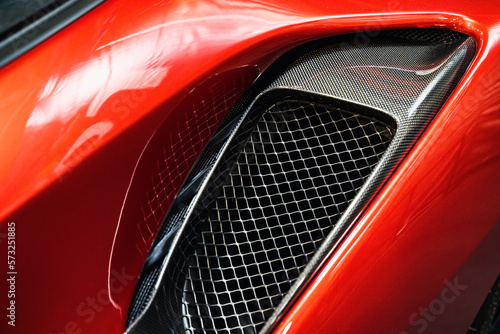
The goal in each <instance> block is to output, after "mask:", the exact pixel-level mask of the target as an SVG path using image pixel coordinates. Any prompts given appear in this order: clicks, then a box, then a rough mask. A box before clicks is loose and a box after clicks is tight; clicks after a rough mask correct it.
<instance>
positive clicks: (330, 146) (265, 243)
mask: <svg viewBox="0 0 500 334" xmlns="http://www.w3.org/2000/svg"><path fill="white" fill-rule="evenodd" d="M394 132H395V129H394V128H393V127H391V126H390V125H388V124H386V123H384V122H381V121H379V120H376V119H374V118H370V117H366V116H361V115H359V114H356V113H352V112H347V111H344V110H340V109H338V108H334V107H331V106H327V105H322V104H318V103H314V102H310V101H300V100H285V101H281V102H279V103H276V104H275V105H273V106H272V107H271V108H269V109H268V110H267V111H266V112H265V114H264V115H263V116H262V118H261V119H260V120H259V122H258V124H257V127H256V128H255V130H254V131H253V132H252V133H251V135H250V138H249V140H248V141H247V143H246V144H245V146H244V149H243V152H242V153H241V154H240V155H239V157H238V160H237V162H236V164H235V166H234V167H233V168H232V170H231V172H230V173H229V177H228V179H227V181H226V183H225V184H224V186H223V191H222V192H221V194H220V195H219V196H218V198H217V199H216V201H215V203H214V207H213V208H212V209H211V213H210V216H209V218H208V222H207V223H206V227H205V229H204V230H203V231H202V233H201V238H200V240H199V242H198V243H197V245H196V250H195V254H194V255H193V256H192V257H191V259H190V261H189V270H188V274H187V280H186V284H185V287H184V300H183V304H184V307H183V309H184V310H183V313H184V324H185V327H186V329H187V331H188V332H191V333H203V332H206V333H213V332H216V331H220V330H229V331H230V332H231V333H256V332H257V330H258V329H259V327H260V325H262V324H263V323H264V322H265V321H266V319H268V318H269V316H270V315H271V313H272V312H273V310H274V309H275V307H276V306H277V305H278V304H279V303H280V301H281V299H282V297H283V296H284V295H285V294H286V293H287V292H288V290H289V289H290V287H291V286H292V284H293V283H294V281H295V279H296V278H297V277H298V276H299V274H300V272H301V270H302V269H303V268H304V266H305V265H306V264H307V262H308V260H309V259H310V258H311V256H312V255H313V254H314V252H315V251H316V250H317V248H318V247H319V245H320V244H321V242H322V241H323V239H324V238H325V236H326V235H327V234H328V233H329V232H330V230H331V228H332V227H333V225H334V224H335V222H336V221H337V219H338V217H339V216H340V215H341V214H342V213H343V212H344V211H345V209H346V208H347V207H348V205H349V203H350V202H351V201H352V199H353V198H354V196H355V195H356V193H357V191H358V190H359V189H360V188H361V187H362V186H363V184H364V182H365V180H366V178H367V177H368V176H369V175H370V173H371V171H372V170H373V168H374V166H375V165H376V164H377V162H378V161H379V159H380V157H381V156H382V154H383V153H384V152H385V150H386V148H387V146H388V145H389V143H390V141H391V139H392V137H393V134H394Z"/></svg>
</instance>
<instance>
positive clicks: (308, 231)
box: [127, 29, 474, 334]
mask: <svg viewBox="0 0 500 334" xmlns="http://www.w3.org/2000/svg"><path fill="white" fill-rule="evenodd" d="M358 42H359V41H357V39H356V36H352V35H351V36H343V37H338V38H335V39H329V40H321V41H316V42H314V43H312V44H309V45H305V46H303V47H301V48H298V49H296V50H293V51H292V52H290V53H288V54H287V55H285V56H284V58H283V59H282V60H281V61H279V62H278V63H276V64H274V65H273V68H271V69H270V70H269V71H267V72H266V73H264V75H263V76H262V77H261V78H260V79H259V81H258V82H257V83H256V84H254V86H253V87H252V88H251V89H250V91H249V92H248V93H247V94H246V95H245V96H244V97H243V99H242V100H241V101H240V102H239V103H238V105H237V106H236V107H235V108H234V109H233V110H232V111H231V112H230V114H229V115H228V116H227V117H226V118H225V120H224V121H223V122H222V124H221V126H220V127H219V129H218V130H217V132H216V133H215V134H214V136H213V137H212V139H211V140H210V141H209V143H208V144H207V146H206V148H205V149H204V151H203V152H202V154H201V156H200V157H199V159H198V161H197V163H196V164H195V165H194V166H193V169H192V170H191V172H190V174H189V176H188V177H187V179H186V181H185V183H184V185H183V186H182V189H181V191H180V192H179V194H178V195H177V197H176V199H175V200H174V203H173V204H172V207H171V208H170V210H169V213H168V214H167V217H166V219H165V221H164V223H163V224H162V227H161V230H160V232H159V234H158V236H157V238H156V239H155V242H154V244H153V247H152V249H151V251H150V253H149V255H148V258H147V259H146V263H145V265H144V268H143V271H142V273H141V277H140V279H139V283H138V285H137V288H136V291H135V296H134V300H133V302H132V305H131V308H130V310H129V316H128V320H127V326H128V327H127V332H128V333H130V334H137V333H148V334H150V333H166V332H167V333H171V332H174V333H193V334H194V333H216V332H224V333H228V332H230V333H257V332H258V331H260V332H266V331H267V330H269V329H270V328H271V327H272V325H273V323H274V322H275V321H276V319H278V318H279V317H280V315H281V314H283V312H285V311H286V308H287V306H288V305H290V302H291V301H292V300H293V298H294V296H296V295H297V293H298V292H299V291H301V289H302V288H303V287H304V285H305V284H306V283H307V282H308V279H309V278H310V277H312V275H313V274H314V272H315V270H316V269H317V268H318V266H319V264H320V263H321V262H322V261H323V260H324V258H325V256H327V255H328V254H331V252H332V251H333V248H334V245H335V244H336V243H337V242H338V241H339V240H340V238H341V236H342V235H343V234H344V233H345V232H346V230H347V229H348V228H349V227H350V226H352V224H353V222H354V220H355V218H356V217H357V216H358V215H359V214H360V213H361V212H362V210H363V209H364V208H365V207H366V206H367V204H368V203H369V201H370V200H371V199H372V198H373V196H374V195H375V194H376V192H377V190H378V189H380V186H381V185H382V184H383V182H384V181H385V180H387V178H388V177H389V176H390V173H391V171H393V170H394V169H395V168H396V167H397V165H398V163H399V162H400V161H401V160H402V159H403V158H404V156H405V154H406V152H408V150H409V149H410V148H411V145H412V144H413V143H414V142H415V141H416V140H417V139H418V136H419V135H420V134H421V133H422V131H423V130H424V129H425V127H426V126H427V124H429V122H430V121H431V119H432V117H433V116H434V115H435V114H436V112H437V111H438V110H439V108H440V107H441V106H442V105H443V103H444V102H445V101H446V99H447V98H448V96H449V94H450V93H451V91H452V90H453V88H454V87H455V86H456V84H457V83H458V80H460V78H461V76H462V75H463V73H464V72H465V70H466V69H467V67H468V65H469V63H470V60H471V59H472V56H473V54H474V43H473V41H472V39H471V38H468V37H467V36H464V35H462V34H459V33H455V32H447V31H445V30H428V29H420V30H418V29H413V30H408V31H406V30H404V31H403V30H401V31H390V32H382V33H380V35H379V36H378V37H377V38H373V39H372V40H371V41H370V42H369V43H366V44H362V45H360V44H359V43H358Z"/></svg>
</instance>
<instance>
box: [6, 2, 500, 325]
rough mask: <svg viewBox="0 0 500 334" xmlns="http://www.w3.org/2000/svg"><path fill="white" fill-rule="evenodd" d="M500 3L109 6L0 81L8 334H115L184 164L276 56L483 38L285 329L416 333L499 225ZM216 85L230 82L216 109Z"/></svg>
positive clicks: (12, 66) (32, 54) (14, 64)
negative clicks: (416, 30) (350, 43)
mask: <svg viewBox="0 0 500 334" xmlns="http://www.w3.org/2000/svg"><path fill="white" fill-rule="evenodd" d="M497 7H498V6H495V3H494V1H491V3H490V5H489V6H488V4H484V5H483V6H477V5H476V4H475V3H472V2H471V3H469V2H467V1H463V0H462V1H455V2H453V3H447V4H440V5H435V4H434V2H433V1H431V0H422V1H420V2H418V3H413V2H410V1H400V2H399V1H396V2H394V3H387V2H385V1H377V2H375V3H373V2H362V1H360V2H355V3H353V2H340V3H337V2H336V3H335V5H332V3H329V2H324V1H319V0H316V1H308V2H307V3H305V2H303V1H283V0H274V1H266V2H262V1H258V0H254V1H231V2H228V1H217V0H214V1H208V0H207V1H201V0H197V1H189V2H187V1H177V0H176V1H169V2H166V1H165V2H158V1H140V2H139V1H136V2H133V1H126V0H109V1H107V2H105V3H104V4H102V5H100V6H99V7H97V8H96V9H95V10H93V11H92V12H90V13H89V14H87V15H85V16H84V17H82V18H81V19H79V20H78V21H76V22H75V23H73V24H71V25H70V26H69V27H67V28H65V29H64V30H62V31H61V32H59V33H58V34H56V35H55V36H53V37H52V38H50V39H49V40H47V41H45V42H44V43H42V44H41V45H39V46H37V47H36V48H34V49H33V50H31V51H29V52H28V53H26V54H25V55H23V56H22V57H20V58H19V59H17V60H15V61H14V62H12V63H11V64H9V65H7V66H5V67H4V68H2V69H0V110H2V113H1V114H0V153H1V156H2V161H1V162H0V202H1V203H2V206H1V207H0V233H5V231H6V228H7V222H9V221H14V222H16V226H17V262H18V271H19V275H18V277H17V296H16V302H17V321H18V322H17V324H16V328H15V330H16V331H15V332H19V333H30V332H36V333H60V332H62V333H72V332H75V333H78V332H81V333H121V332H123V330H124V322H125V317H126V312H127V308H128V305H129V303H130V299H131V296H132V292H133V289H134V286H135V283H136V280H137V275H138V274H139V271H140V268H141V266H142V262H143V260H144V255H145V251H147V249H148V248H149V245H150V243H151V240H152V236H153V235H154V234H155V232H156V230H157V228H158V224H159V223H160V222H161V217H162V215H164V213H165V211H166V210H167V208H168V206H169V204H170V202H171V200H172V198H173V196H174V194H175V193H176V192H177V190H178V188H179V186H180V184H181V183H182V180H183V179H184V177H185V176H186V174H187V172H188V171H189V168H190V166H191V165H192V164H193V162H194V160H195V159H196V157H197V156H198V154H199V153H200V151H201V149H202V148H203V145H204V143H205V142H206V140H207V139H208V138H209V137H210V135H211V134H212V132H213V130H214V129H215V127H216V125H217V124H218V122H220V120H221V118H222V117H223V115H224V114H225V113H227V111H228V110H229V109H230V108H231V107H232V105H233V104H234V102H235V101H236V100H237V98H238V97H239V96H240V95H241V94H242V93H243V92H244V91H245V90H246V89H247V88H248V86H249V85H250V84H251V82H252V81H253V80H255V78H256V77H257V76H258V75H259V74H260V73H262V72H263V71H264V70H265V68H266V67H267V66H268V65H269V64H270V63H271V62H272V61H273V60H274V59H276V58H277V57H278V56H279V55H280V54H282V53H283V52H284V51H286V50H288V49H290V48H291V47H293V46H295V45H298V44H300V43H302V42H305V41H309V40H312V39H315V38H320V37H326V36H333V35H338V34H343V33H352V32H359V33H360V35H359V36H360V38H361V39H362V38H366V37H367V34H366V33H365V32H366V31H367V30H369V29H372V30H373V29H389V28H401V27H415V26H418V27H431V26H439V27H446V28H450V29H455V30H459V31H463V32H465V33H467V34H469V35H471V36H473V37H474V38H475V40H476V42H477V44H478V49H479V51H478V55H477V57H476V59H475V61H474V64H473V66H472V68H471V69H470V70H469V72H468V74H467V77H466V78H465V79H464V80H463V82H462V84H461V85H460V87H459V88H458V89H457V91H456V92H455V93H454V95H453V96H452V98H451V99H450V100H449V101H448V103H447V104H446V106H445V107H444V109H443V110H442V112H441V113H440V114H439V116H438V117H437V119H436V120H435V122H434V123H433V124H432V126H431V127H430V128H429V129H428V131H427V132H426V133H425V135H424V137H423V138H422V139H421V141H420V142H419V143H418V145H417V146H416V147H415V149H414V150H413V151H412V152H411V154H410V155H409V156H408V158H407V160H406V161H405V162H404V164H403V165H402V166H401V168H399V169H398V171H397V172H396V173H395V174H394V176H393V178H392V179H391V181H390V182H389V183H388V184H387V185H386V187H385V188H384V189H383V192H382V193H380V195H379V197H378V198H377V199H376V201H375V202H373V203H372V205H371V206H370V208H369V210H368V211H367V212H366V214H365V215H364V217H363V218H362V219H361V220H360V221H359V223H358V224H357V225H356V227H355V229H354V230H352V231H351V233H350V234H349V236H348V237H347V238H346V239H345V240H344V242H343V243H342V245H341V247H340V248H339V249H338V251H337V252H336V253H335V254H334V255H333V257H332V258H331V259H330V260H329V261H328V263H326V265H325V267H324V268H323V270H322V271H321V273H319V275H318V276H317V277H316V279H315V280H314V281H313V282H312V284H311V286H310V288H309V289H308V290H307V291H306V292H305V293H304V294H303V295H302V297H301V299H300V300H298V302H297V304H296V305H295V307H294V308H293V309H292V310H291V311H290V313H288V314H287V316H286V318H284V319H283V321H282V322H281V323H280V325H279V327H278V328H277V332H285V331H288V332H289V333H291V332H301V331H303V329H304V328H307V329H308V330H311V331H312V332H315V331H323V332H332V331H334V330H341V332H345V331H346V330H349V332H363V331H364V330H366V329H370V332H373V331H374V330H373V329H374V328H375V331H380V332H383V331H385V330H389V331H391V330H396V329H397V330H399V329H401V330H405V329H407V328H408V327H409V324H408V317H409V315H411V314H412V312H414V311H415V310H416V309H418V307H419V306H425V305H427V304H428V303H429V302H430V300H431V299H432V298H433V297H434V296H435V295H436V294H437V293H438V292H439V291H440V289H442V286H443V279H444V278H450V277H452V276H453V274H454V273H455V271H456V270H457V269H458V268H459V267H460V265H461V264H462V263H463V262H464V261H465V259H466V258H467V256H468V255H469V254H470V253H471V252H472V250H473V249H474V248H475V246H476V245H477V244H478V243H479V242H480V240H481V239H482V237H484V235H485V234H486V233H487V231H488V230H489V228H491V226H492V224H493V222H494V221H496V220H497V219H498V217H500V212H499V207H498V202H499V199H500V194H499V192H498V189H496V188H495V186H496V185H498V184H499V182H498V181H499V179H498V175H497V174H495V172H496V171H497V170H498V167H499V151H498V149H497V148H496V143H498V139H500V138H499V123H498V118H499V111H498V105H499V104H498V102H499V101H498V100H499V97H500V95H499V94H498V90H499V82H500V81H499V74H498V68H500V63H499V62H500V61H499V60H498V59H500V58H499V57H498V53H499V50H500V49H499V47H498V43H499V38H498V36H499V30H498V27H499V23H500V21H499V18H500V15H499V14H500V13H499V12H498V11H499V9H498V8H497ZM495 58H496V59H495ZM220 83H225V84H226V85H227V84H228V83H234V85H233V86H234V91H233V92H232V93H231V94H229V95H228V96H227V98H222V100H223V101H224V103H223V104H222V105H219V104H218V103H217V101H219V100H218V99H217V98H216V97H220V96H223V95H220V94H223V93H224V94H227V91H226V89H227V87H226V86H224V84H223V85H221V86H218V84H220ZM214 96H216V97H214ZM207 101H211V102H212V103H213V104H214V106H213V107H211V106H210V105H208V104H206V102H207ZM204 115H206V118H203V117H202V116H204ZM189 120H193V121H194V123H193V124H194V125H189V123H188V122H186V121H189ZM205 120H206V122H205ZM185 134H188V135H189V136H188V137H185ZM176 145H178V148H177V146H176ZM423 157H425V159H423ZM169 159H171V160H169ZM151 163H153V164H151ZM159 163H163V164H164V166H163V165H161V166H160V165H159ZM163 167H164V168H163ZM165 171H166V172H165ZM165 175H166V176H165ZM163 177H165V178H163ZM158 182H160V184H162V185H161V187H160V188H158V187H154V186H155V185H158V184H159V183H158ZM163 183H166V184H163ZM156 190H158V192H155V191H156ZM153 194H154V195H153ZM154 200H156V201H158V203H154V204H151V203H153V201H154ZM150 204H151V205H150ZM144 208H150V209H152V210H151V212H147V213H145V212H144ZM151 215H152V216H151ZM148 217H150V218H148ZM424 240H425V241H424ZM0 245H1V247H4V246H3V245H4V243H3V242H2V243H0ZM128 246H129V247H128ZM354 255H355V256H354ZM429 257H432V261H430V260H429ZM421 282H425V283H426V286H422V285H421V284H420V283H421ZM5 284H6V283H5V280H3V279H2V281H1V282H0V289H1V291H6V285H5ZM374 287H376V289H375V288H374ZM5 300H6V299H5V298H0V308H1V309H3V310H5V307H6V305H4V304H3V303H4V302H5ZM360 301H367V302H366V303H362V302H360ZM400 303H402V304H404V305H400ZM396 305H397V306H396ZM360 319H362V320H363V321H360ZM405 326H406V327H405ZM11 330H12V328H10V327H7V324H6V322H5V321H2V322H1V323H0V331H1V332H6V331H11Z"/></svg>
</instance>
